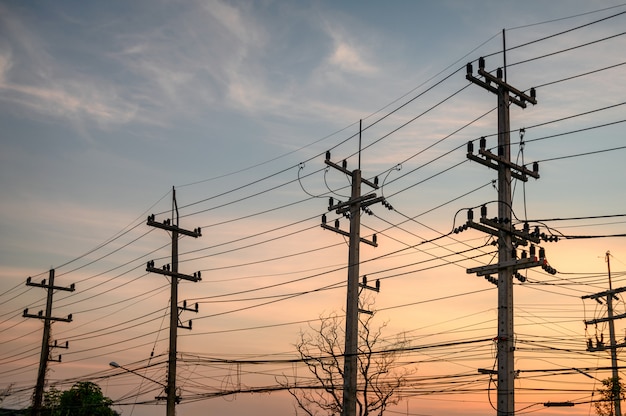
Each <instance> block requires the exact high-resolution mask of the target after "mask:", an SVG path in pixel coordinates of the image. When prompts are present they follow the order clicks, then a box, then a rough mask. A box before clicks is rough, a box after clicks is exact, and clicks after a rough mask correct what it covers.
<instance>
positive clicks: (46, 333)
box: [23, 269, 75, 416]
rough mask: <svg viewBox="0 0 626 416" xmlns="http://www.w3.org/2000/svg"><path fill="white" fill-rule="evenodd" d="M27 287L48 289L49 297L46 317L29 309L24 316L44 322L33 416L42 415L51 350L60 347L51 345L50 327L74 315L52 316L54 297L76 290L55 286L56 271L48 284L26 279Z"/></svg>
mask: <svg viewBox="0 0 626 416" xmlns="http://www.w3.org/2000/svg"><path fill="white" fill-rule="evenodd" d="M26 286H33V287H40V288H44V289H48V296H47V299H46V313H45V315H44V312H43V311H39V313H38V314H37V315H33V314H29V313H28V309H24V313H23V316H24V317H25V318H36V319H41V320H42V321H43V339H42V340H41V355H40V357H39V371H38V373H37V385H36V386H35V393H34V395H33V410H32V415H33V416H39V415H41V406H42V403H43V390H44V386H45V383H46V372H47V371H48V361H50V348H55V347H59V345H58V344H57V343H56V342H55V343H54V345H50V327H51V326H52V322H53V321H61V322H72V315H71V314H70V315H68V317H67V318H55V317H53V316H52V297H53V294H54V291H55V290H64V291H68V292H73V291H74V290H75V286H74V284H73V283H72V285H71V286H70V287H62V286H55V285H54V269H50V272H49V275H48V282H46V280H45V279H44V280H42V281H41V283H33V282H32V279H31V278H30V277H29V278H28V279H26ZM61 348H68V344H67V343H66V344H65V347H61ZM58 361H59V362H60V361H61V357H60V356H59V358H58Z"/></svg>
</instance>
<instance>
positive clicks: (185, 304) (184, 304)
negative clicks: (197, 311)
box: [183, 273, 196, 308]
mask: <svg viewBox="0 0 626 416" xmlns="http://www.w3.org/2000/svg"><path fill="white" fill-rule="evenodd" d="M193 275H194V276H195V275H196V274H195V273H194V274H193ZM183 308H187V301H186V300H184V301H183Z"/></svg>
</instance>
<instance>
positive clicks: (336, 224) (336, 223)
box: [335, 219, 339, 228]
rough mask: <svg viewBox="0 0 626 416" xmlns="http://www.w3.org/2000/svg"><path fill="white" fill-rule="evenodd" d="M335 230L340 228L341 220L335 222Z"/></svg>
mask: <svg viewBox="0 0 626 416" xmlns="http://www.w3.org/2000/svg"><path fill="white" fill-rule="evenodd" d="M335 228H339V219H336V220H335Z"/></svg>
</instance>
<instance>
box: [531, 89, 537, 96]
mask: <svg viewBox="0 0 626 416" xmlns="http://www.w3.org/2000/svg"><path fill="white" fill-rule="evenodd" d="M530 98H532V99H535V98H537V91H535V88H531V89H530Z"/></svg>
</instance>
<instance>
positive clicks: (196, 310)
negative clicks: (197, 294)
mask: <svg viewBox="0 0 626 416" xmlns="http://www.w3.org/2000/svg"><path fill="white" fill-rule="evenodd" d="M195 309H196V312H198V302H196V308H195Z"/></svg>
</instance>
